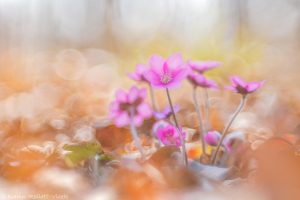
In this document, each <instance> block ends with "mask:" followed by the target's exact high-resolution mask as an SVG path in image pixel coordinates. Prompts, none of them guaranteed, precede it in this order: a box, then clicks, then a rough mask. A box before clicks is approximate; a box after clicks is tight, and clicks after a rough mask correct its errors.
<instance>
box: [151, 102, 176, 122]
mask: <svg viewBox="0 0 300 200" xmlns="http://www.w3.org/2000/svg"><path fill="white" fill-rule="evenodd" d="M179 110H180V107H179V105H175V106H174V112H175V113H177V112H178V111H179ZM171 115H172V109H171V107H170V106H167V107H166V108H165V109H164V110H163V111H162V112H155V113H154V116H155V118H156V119H166V118H168V117H170V116H171Z"/></svg>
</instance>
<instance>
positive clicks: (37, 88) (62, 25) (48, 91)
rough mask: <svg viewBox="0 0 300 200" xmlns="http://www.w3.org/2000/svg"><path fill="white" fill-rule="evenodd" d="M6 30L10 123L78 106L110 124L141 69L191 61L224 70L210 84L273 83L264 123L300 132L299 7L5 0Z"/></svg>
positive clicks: (4, 75) (242, 2) (1, 94)
mask: <svg viewBox="0 0 300 200" xmlns="http://www.w3.org/2000/svg"><path fill="white" fill-rule="evenodd" d="M0 26H1V29H0V44H1V45H0V100H1V101H0V110H1V113H0V120H1V121H11V120H16V119H17V120H20V119H21V120H23V119H26V120H29V121H30V120H32V119H34V118H36V117H37V116H39V118H40V116H41V115H43V116H44V115H45V113H47V115H48V114H49V112H50V111H51V112H54V111H53V109H54V108H55V109H56V111H55V112H58V113H64V112H66V110H67V109H70V110H72V108H74V106H75V107H76V106H78V105H77V104H80V105H81V106H82V109H81V112H82V113H84V114H83V115H86V116H87V115H88V116H90V117H91V118H93V119H94V120H96V119H98V118H101V117H105V116H106V110H107V105H108V102H109V98H110V97H111V95H112V94H113V92H114V90H115V88H117V87H120V86H121V85H122V84H124V83H125V85H126V84H127V85H129V84H132V82H130V81H129V80H127V79H126V74H127V73H128V72H130V71H132V70H133V69H134V67H135V65H136V64H137V63H146V62H147V60H148V58H149V57H150V55H152V54H153V53H157V54H161V55H163V56H168V55H170V54H171V53H173V52H181V53H182V54H183V55H184V57H185V58H186V59H195V60H220V61H222V62H223V63H224V66H223V67H222V68H220V69H218V70H216V72H215V73H212V74H211V75H210V76H211V77H214V78H215V79H216V80H218V81H219V82H220V83H228V81H227V79H226V76H227V75H231V74H241V75H242V76H244V77H245V78H246V79H248V80H251V79H265V80H267V82H266V85H267V86H266V87H265V89H264V92H263V93H260V94H259V98H261V99H262V100H261V101H260V103H259V104H255V105H254V106H256V108H257V109H259V110H260V112H259V113H258V115H261V116H262V117H263V118H264V119H268V118H269V117H270V116H274V114H275V116H278V119H273V122H272V127H271V128H274V129H278V131H279V132H282V131H293V130H294V129H295V127H296V126H297V123H298V118H299V103H298V102H299V99H300V93H299V92H298V85H299V72H300V69H299V67H298V65H299V64H300V56H299V48H300V38H299V34H300V1H298V0H285V1H282V0H251V1H250V0H214V1H208V0H184V1H183V0H163V1H162V0H151V1H147V0H139V1H132V0H113V1H111V0H100V1H99V0H89V1H84V0H64V1H61V0H44V1H40V0H27V1H23V0H0ZM101 101H102V103H99V102H101ZM33 102H34V103H33ZM286 105H288V106H286ZM76 108H77V110H80V109H78V107H76ZM48 111H49V112H48ZM278 113H279V114H280V115H276V114H278ZM287 115H288V116H289V117H288V118H287V117H286V116H287ZM51 116H52V115H51ZM46 118H47V117H46ZM274 120H275V121H276V120H278V121H280V122H281V123H280V126H278V127H277V125H278V123H274ZM96 121H97V120H96Z"/></svg>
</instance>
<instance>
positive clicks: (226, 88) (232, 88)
mask: <svg viewBox="0 0 300 200" xmlns="http://www.w3.org/2000/svg"><path fill="white" fill-rule="evenodd" d="M224 89H225V90H232V91H236V89H235V87H233V86H225V87H224Z"/></svg>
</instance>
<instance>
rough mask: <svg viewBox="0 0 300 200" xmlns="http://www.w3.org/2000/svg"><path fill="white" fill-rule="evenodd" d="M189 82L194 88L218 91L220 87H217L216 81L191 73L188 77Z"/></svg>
mask: <svg viewBox="0 0 300 200" xmlns="http://www.w3.org/2000/svg"><path fill="white" fill-rule="evenodd" d="M188 80H189V81H190V83H192V84H193V85H194V86H200V87H203V88H211V89H218V86H217V84H216V82H215V81H212V80H208V79H206V78H205V76H203V75H202V74H196V73H194V72H191V73H190V74H189V75H188Z"/></svg>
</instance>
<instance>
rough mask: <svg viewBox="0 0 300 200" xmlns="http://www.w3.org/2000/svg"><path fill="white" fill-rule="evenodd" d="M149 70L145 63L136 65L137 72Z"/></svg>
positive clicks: (141, 72)
mask: <svg viewBox="0 0 300 200" xmlns="http://www.w3.org/2000/svg"><path fill="white" fill-rule="evenodd" d="M146 70H147V66H146V65H143V64H138V65H136V70H135V71H136V73H138V74H143V73H144V72H145V71H146Z"/></svg>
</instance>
